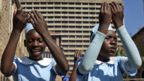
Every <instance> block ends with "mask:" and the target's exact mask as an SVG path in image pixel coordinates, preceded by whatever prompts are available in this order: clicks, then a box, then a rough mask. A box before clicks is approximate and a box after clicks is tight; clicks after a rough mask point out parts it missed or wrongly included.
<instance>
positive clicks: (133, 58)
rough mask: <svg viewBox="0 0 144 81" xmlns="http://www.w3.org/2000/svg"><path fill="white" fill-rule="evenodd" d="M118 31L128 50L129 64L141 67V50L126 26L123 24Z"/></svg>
mask: <svg viewBox="0 0 144 81" xmlns="http://www.w3.org/2000/svg"><path fill="white" fill-rule="evenodd" d="M117 32H118V35H119V36H120V38H121V41H122V43H123V45H124V48H125V50H126V54H127V56H128V65H129V66H130V67H134V68H138V67H140V66H141V64H142V61H141V57H140V54H139V51H138V49H137V47H136V45H135V43H134V42H133V40H132V39H131V37H130V35H129V34H128V32H127V30H126V28H125V26H124V25H123V26H122V27H120V28H119V29H118V30H117Z"/></svg>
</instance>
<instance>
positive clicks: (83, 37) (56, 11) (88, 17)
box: [20, 0, 122, 69]
mask: <svg viewBox="0 0 144 81" xmlns="http://www.w3.org/2000/svg"><path fill="white" fill-rule="evenodd" d="M104 1H106V2H111V1H113V0H20V2H21V5H22V7H23V9H24V10H26V11H31V10H33V9H35V10H37V11H38V12H40V13H41V14H42V15H43V16H44V18H45V20H46V21H47V25H48V29H49V30H50V31H52V32H55V33H58V35H61V46H62V47H63V50H64V53H65V55H66V56H67V59H68V60H69V64H70V66H73V60H74V52H75V50H78V49H81V50H84V51H85V50H86V49H87V47H88V45H89V42H90V41H89V39H90V30H91V28H92V27H94V25H95V24H96V23H98V22H99V21H98V16H99V11H100V7H101V3H102V2H104ZM115 1H119V2H122V0H115ZM70 69H72V67H71V68H70Z"/></svg>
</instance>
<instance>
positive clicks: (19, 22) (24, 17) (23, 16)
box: [13, 8, 29, 32]
mask: <svg viewBox="0 0 144 81" xmlns="http://www.w3.org/2000/svg"><path fill="white" fill-rule="evenodd" d="M28 19H29V16H28V13H27V12H25V11H23V10H22V8H20V9H18V10H17V12H16V14H15V15H14V18H13V27H14V28H13V29H14V30H17V31H19V32H21V31H22V30H23V29H24V25H25V23H26V22H27V21H28Z"/></svg>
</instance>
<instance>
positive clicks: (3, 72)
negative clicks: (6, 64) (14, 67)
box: [1, 68, 11, 77]
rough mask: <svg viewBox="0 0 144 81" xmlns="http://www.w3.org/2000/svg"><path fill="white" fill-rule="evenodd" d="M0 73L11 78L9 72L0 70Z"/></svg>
mask: <svg viewBox="0 0 144 81" xmlns="http://www.w3.org/2000/svg"><path fill="white" fill-rule="evenodd" d="M1 72H2V74H4V75H5V76H6V77H9V76H11V72H10V71H9V70H4V69H3V68H1Z"/></svg>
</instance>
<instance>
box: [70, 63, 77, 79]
mask: <svg viewBox="0 0 144 81" xmlns="http://www.w3.org/2000/svg"><path fill="white" fill-rule="evenodd" d="M69 81H76V64H74V67H73V70H72V73H71V76H70V79H69Z"/></svg>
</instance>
